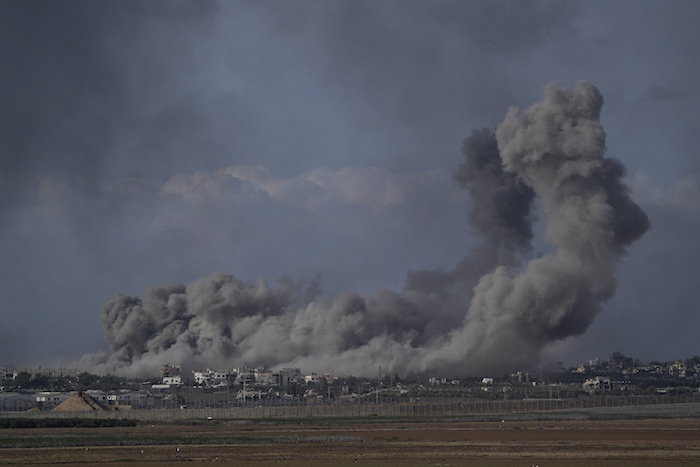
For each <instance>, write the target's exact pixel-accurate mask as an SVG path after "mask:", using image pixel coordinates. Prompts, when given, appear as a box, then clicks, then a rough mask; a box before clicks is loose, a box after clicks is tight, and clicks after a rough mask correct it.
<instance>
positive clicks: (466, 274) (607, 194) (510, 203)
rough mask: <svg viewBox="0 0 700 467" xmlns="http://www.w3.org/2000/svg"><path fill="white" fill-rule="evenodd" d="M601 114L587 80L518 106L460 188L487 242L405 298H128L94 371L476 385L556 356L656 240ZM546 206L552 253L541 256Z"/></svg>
mask: <svg viewBox="0 0 700 467" xmlns="http://www.w3.org/2000/svg"><path fill="white" fill-rule="evenodd" d="M602 106H603V97H602V95H601V93H600V92H599V91H598V89H596V88H595V87H594V86H593V85H592V84H590V83H587V82H579V83H577V85H576V87H575V88H574V89H573V90H570V89H566V88H564V87H562V86H560V85H558V84H556V83H552V84H549V85H547V86H546V87H545V88H544V99H543V100H542V101H540V102H537V103H535V104H534V105H532V106H531V107H530V108H528V109H525V110H522V111H520V110H518V109H515V108H511V109H510V110H509V111H508V113H507V114H506V117H505V119H504V120H503V122H501V123H500V124H499V125H498V127H497V129H496V132H495V134H493V133H492V132H490V131H489V130H480V131H475V132H473V133H472V135H471V136H470V137H468V138H467V139H466V140H465V141H464V146H463V153H464V156H465V162H464V163H463V164H462V165H460V167H459V168H458V169H457V170H456V171H455V179H456V181H457V182H458V183H459V184H460V185H462V186H463V187H465V188H466V189H467V191H468V192H469V194H470V196H471V198H472V200H473V204H472V206H473V207H472V208H471V210H470V212H469V215H468V218H469V221H470V223H471V224H472V226H473V227H474V231H475V232H476V233H478V234H479V235H480V236H482V237H483V242H482V243H481V245H479V246H478V247H476V248H475V249H474V251H473V252H472V253H471V254H470V255H468V256H467V257H466V258H464V259H463V260H462V261H461V262H460V263H459V264H458V265H457V266H456V267H455V268H454V269H453V270H451V271H442V270H435V271H418V272H412V273H410V274H409V278H408V284H407V286H406V287H405V289H404V290H403V291H402V292H394V291H391V290H388V289H384V290H380V291H379V292H378V293H377V294H376V296H375V297H368V296H363V295H360V294H357V293H354V292H347V293H345V294H343V295H341V296H340V297H337V298H329V297H327V296H325V295H322V294H321V295H315V296H314V295H313V294H311V295H310V294H309V292H312V291H313V284H298V283H294V281H293V280H292V279H289V278H285V279H282V280H280V281H278V283H277V284H274V285H270V284H268V283H267V282H265V281H264V280H259V281H257V282H255V283H250V282H245V281H241V280H238V279H236V278H235V277H234V276H233V275H231V274H227V273H216V274H212V275H211V276H208V277H204V278H202V279H199V280H197V281H194V282H192V283H191V284H188V285H186V286H185V285H181V284H177V285H171V286H164V287H155V288H151V289H149V290H147V291H146V292H145V294H144V296H143V298H138V297H135V296H126V295H117V296H116V297H115V298H113V299H111V300H109V301H108V302H107V303H105V305H104V306H103V307H102V316H101V322H102V327H103V332H104V335H105V338H106V340H107V342H108V343H109V345H110V349H111V351H112V354H111V355H110V356H109V357H108V358H107V359H106V360H105V361H98V362H95V363H96V364H97V366H96V367H95V369H96V370H97V371H102V372H104V371H108V372H113V373H117V374H120V373H122V374H138V373H139V372H144V373H147V372H151V373H152V372H153V371H155V369H156V368H158V367H159V366H160V365H162V364H163V362H165V361H175V362H183V363H184V364H186V365H190V366H196V365H207V364H209V365H212V364H216V365H219V366H226V364H227V363H230V362H233V361H235V362H237V364H240V365H249V366H259V365H269V366H277V367H280V366H299V367H303V368H305V369H306V370H311V369H313V368H318V367H323V368H332V369H334V371H336V372H338V373H344V374H354V375H364V376H367V375H370V374H374V373H376V371H377V367H382V368H384V369H385V370H386V371H389V372H397V373H400V374H412V375H413V374H423V373H425V372H426V371H438V372H441V373H443V374H444V373H456V374H477V372H479V371H494V370H496V371H501V370H502V371H506V370H514V369H517V368H528V367H530V366H532V365H534V364H536V363H537V362H538V359H539V353H540V350H541V349H542V347H543V346H545V345H546V344H548V343H550V342H553V341H556V340H560V339H564V338H567V337H569V336H575V335H579V334H582V333H583V332H585V330H586V328H587V327H588V326H589V325H590V323H591V322H592V321H593V319H594V318H595V316H596V315H597V314H598V313H599V312H600V311H601V309H602V304H603V303H604V302H606V301H607V300H609V299H610V298H611V297H612V296H613V294H614V292H615V287H616V285H617V284H616V279H615V270H616V267H617V264H618V262H619V261H620V259H621V258H622V257H623V256H624V254H625V248H626V247H627V246H628V245H629V244H631V243H632V242H633V241H635V240H636V239H638V238H639V237H640V236H641V235H642V234H644V232H645V231H646V230H647V228H648V227H649V221H648V219H647V216H646V214H645V213H644V211H642V209H641V208H640V207H639V206H638V205H637V204H635V203H634V202H633V201H632V200H631V198H630V196H629V189H628V187H627V186H626V185H625V184H624V183H623V182H622V181H621V177H622V176H623V175H624V168H623V166H622V165H621V164H620V163H619V162H617V161H615V160H614V159H609V158H606V157H605V156H604V152H605V132H604V131H603V127H602V125H601V124H600V115H601V108H602ZM535 197H537V198H538V199H539V200H540V202H541V205H542V216H543V219H542V221H543V222H545V224H546V229H545V236H546V241H547V242H548V243H550V244H551V245H552V248H553V250H552V252H548V253H544V254H539V255H534V257H533V255H532V246H531V239H532V237H533V229H532V226H531V222H532V220H533V214H532V212H531V211H532V210H533V202H534V199H535ZM99 358H100V356H94V355H93V356H86V359H87V360H90V359H99Z"/></svg>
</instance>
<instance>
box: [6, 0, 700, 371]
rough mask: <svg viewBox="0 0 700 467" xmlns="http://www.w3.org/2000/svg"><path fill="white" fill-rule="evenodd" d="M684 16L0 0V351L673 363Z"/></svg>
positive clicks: (190, 360)
mask: <svg viewBox="0 0 700 467" xmlns="http://www.w3.org/2000/svg"><path fill="white" fill-rule="evenodd" d="M699 21H700V5H696V4H695V3H693V2H672V4H669V5H667V4H666V3H664V4H661V3H659V2H654V1H651V0H619V1H616V2H604V1H598V0H590V1H586V2H579V1H577V0H572V1H567V2H561V1H557V0H521V1H502V2H493V1H490V0H483V1H482V0H474V1H469V2H463V1H454V0H435V1H430V2H425V1H422V0H328V1H323V2H318V1H314V0H295V1H294V2H287V1H277V0H274V1H268V0H230V1H219V0H175V1H173V0H149V1H147V2H144V1H140V0H103V1H100V2H94V1H90V0H64V1H61V2H45V1H42V0H26V1H5V2H0V31H2V35H3V40H2V41H0V61H2V63H3V65H4V67H3V70H4V72H3V73H2V74H1V75H0V102H2V104H3V105H2V106H0V121H1V122H2V125H0V258H1V259H2V261H0V334H1V335H2V338H0V367H1V366H3V365H5V366H8V367H9V365H14V366H15V367H16V368H21V367H25V366H26V367H28V368H37V367H39V366H42V367H44V368H45V367H47V366H49V367H57V368H58V367H66V366H70V367H77V364H76V362H77V361H80V360H81V359H82V365H83V368H85V369H87V370H95V371H101V372H105V373H106V372H112V374H114V372H118V373H120V374H125V375H126V374H127V373H128V374H134V375H136V374H139V375H140V374H144V373H148V374H152V372H151V371H152V369H153V368H154V367H156V368H157V367H158V366H159V365H162V364H164V363H167V362H170V363H173V364H183V365H184V366H185V369H189V367H190V366H194V365H196V366H197V367H200V365H201V367H202V368H204V367H207V366H218V365H220V364H223V363H225V364H226V367H228V366H229V365H237V366H238V365H245V364H246V363H249V364H250V365H256V366H257V365H262V364H268V365H271V366H275V365H279V366H283V365H287V364H289V365H295V366H298V367H303V368H304V370H309V371H318V372H331V371H334V372H335V373H336V374H341V372H347V373H350V372H352V373H356V374H367V373H371V374H372V375H376V374H377V372H378V369H379V366H381V367H382V372H383V373H385V372H388V371H392V370H393V371H394V372H397V373H399V374H401V375H402V376H404V375H406V376H408V375H409V374H423V373H424V372H427V373H431V376H434V375H435V376H437V372H440V373H443V372H444V373H446V374H447V375H446V376H449V375H450V374H454V375H455V376H457V375H458V374H468V373H479V372H481V368H482V367H484V366H488V365H493V371H497V369H498V368H503V369H505V368H511V367H514V366H517V367H520V366H523V365H526V364H528V363H530V362H536V361H537V360H538V359H539V360H541V361H542V362H544V363H546V362H551V361H559V360H561V361H562V363H563V364H564V365H565V366H566V365H574V364H577V363H579V362H581V361H585V360H588V359H590V358H592V356H595V355H606V354H610V353H613V352H621V353H623V354H626V355H634V356H635V357H637V358H639V359H641V360H643V361H652V360H661V361H670V360H673V359H675V358H678V357H679V356H680V357H687V356H690V355H695V354H698V353H700V350H698V349H697V348H696V347H697V344H696V342H697V339H696V334H697V329H698V327H699V326H700V314H698V313H697V303H698V302H700V282H699V279H698V278H699V277H700V275H699V274H697V265H698V264H700V243H699V242H698V241H697V238H696V237H697V235H696V232H697V231H698V230H700V164H699V163H698V161H700V159H699V158H698V157H697V148H698V147H700V133H699V132H697V131H696V127H697V122H698V121H700V105H697V102H698V100H699V99H700V88H698V87H697V85H696V81H697V80H696V79H695V76H696V75H697V73H696V68H700V63H698V61H697V60H696V59H695V56H696V55H697V53H696V51H697V50H698V47H700V29H698V28H697V27H696V25H697V23H698V22H699ZM650 31H652V32H653V33H650ZM581 80H585V81H587V82H588V83H592V84H576V83H577V82H579V81H581ZM551 82H556V83H560V84H558V85H548V86H546V87H545V88H544V92H543V86H545V85H546V84H547V83H551ZM593 85H595V87H593ZM596 88H597V89H598V91H595V89H596ZM601 95H603V96H605V104H604V106H602V107H601V105H602V98H601ZM510 106H513V109H512V110H508V109H509V107H510ZM516 109H520V110H516ZM603 127H604V131H605V133H603ZM460 149H461V151H460ZM642 211H643V213H645V214H643V213H642ZM647 226H651V228H648V227H647ZM645 230H646V232H645ZM626 252H627V254H625V253H626ZM678 323H683V326H679V325H678ZM504 342H505V344H504ZM83 356H85V357H84V358H83ZM368 362H369V363H368ZM370 367H371V368H370ZM429 368H430V370H429ZM518 369H521V368H518ZM491 371H492V370H491V369H489V373H491ZM433 372H435V374H433Z"/></svg>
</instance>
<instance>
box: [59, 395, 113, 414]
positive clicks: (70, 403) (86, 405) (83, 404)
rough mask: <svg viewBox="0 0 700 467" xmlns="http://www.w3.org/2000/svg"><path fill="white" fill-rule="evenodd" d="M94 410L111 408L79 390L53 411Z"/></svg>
mask: <svg viewBox="0 0 700 467" xmlns="http://www.w3.org/2000/svg"><path fill="white" fill-rule="evenodd" d="M93 410H109V409H108V408H107V406H105V405H103V404H101V403H99V402H97V401H96V400H95V399H93V398H92V397H90V396H88V395H87V394H84V393H82V392H78V393H76V394H73V395H72V396H70V398H68V399H66V400H65V401H63V402H61V403H60V404H59V405H58V406H56V407H55V408H54V409H53V410H51V411H52V412H87V411H93Z"/></svg>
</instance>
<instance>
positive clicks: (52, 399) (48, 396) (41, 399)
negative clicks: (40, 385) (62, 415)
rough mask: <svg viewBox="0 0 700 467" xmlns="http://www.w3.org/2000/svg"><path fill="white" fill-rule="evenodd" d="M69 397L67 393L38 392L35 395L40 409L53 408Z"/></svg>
mask: <svg viewBox="0 0 700 467" xmlns="http://www.w3.org/2000/svg"><path fill="white" fill-rule="evenodd" d="M70 396H71V395H70V394H69V393H67V392H40V393H39V394H37V395H36V402H37V404H40V405H41V407H43V408H45V409H47V408H53V407H56V406H57V405H59V404H60V403H61V402H63V401H65V400H66V399H68V398H69V397H70Z"/></svg>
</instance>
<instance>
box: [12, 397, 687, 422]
mask: <svg viewBox="0 0 700 467" xmlns="http://www.w3.org/2000/svg"><path fill="white" fill-rule="evenodd" d="M229 404H231V405H232V404H236V403H235V402H230V401H225V400H222V401H210V404H209V405H210V406H209V407H202V408H170V407H163V408H148V409H127V410H91V411H75V412H73V411H66V412H52V411H23V412H17V411H4V412H2V411H0V418H17V417H22V418H92V419H125V420H137V421H177V420H197V419H202V420H209V419H211V420H233V419H241V420H245V419H295V418H351V417H383V418H387V417H394V418H408V417H419V418H421V417H450V416H452V417H459V416H478V415H486V416H488V415H489V414H490V415H496V414H501V415H500V416H499V417H498V418H509V417H512V418H514V419H515V418H518V419H523V418H522V416H523V415H524V414H528V413H533V414H535V418H538V417H542V416H547V415H546V413H547V412H549V413H550V414H551V415H554V414H553V412H560V411H572V412H576V411H579V412H581V411H586V410H588V409H592V410H594V411H595V413H598V414H602V416H604V414H605V413H614V412H615V411H616V410H620V409H624V410H626V411H627V412H628V413H631V415H632V416H633V417H634V415H635V413H634V410H635V409H633V406H638V408H639V418H642V417H643V416H644V414H650V413H652V416H653V413H654V411H657V412H659V411H663V412H664V414H666V415H659V416H664V417H669V416H670V417H687V416H691V417H700V395H698V394H695V393H692V394H679V395H654V396H596V397H580V398H573V399H523V400H484V399H467V398H454V397H435V398H421V399H420V400H417V399H416V400H413V401H410V402H409V401H406V400H405V399H404V400H402V399H395V398H379V399H377V400H373V401H371V402H369V401H362V402H355V401H352V402H350V401H345V402H342V403H339V402H333V401H331V402H330V403H328V402H326V401H323V400H298V401H284V403H276V404H273V403H266V402H265V401H262V402H261V403H258V404H256V403H245V404H237V405H234V406H227V405H229ZM625 408H626V409H625ZM630 409H632V412H630ZM671 412H673V413H671ZM676 412H678V413H676ZM518 414H519V415H518ZM537 414H539V415H537Z"/></svg>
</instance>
